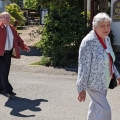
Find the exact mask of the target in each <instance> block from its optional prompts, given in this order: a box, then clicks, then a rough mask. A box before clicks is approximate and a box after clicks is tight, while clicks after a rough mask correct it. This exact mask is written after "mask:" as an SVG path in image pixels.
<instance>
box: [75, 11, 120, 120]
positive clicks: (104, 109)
mask: <svg viewBox="0 0 120 120" xmlns="http://www.w3.org/2000/svg"><path fill="white" fill-rule="evenodd" d="M110 23H111V18H110V17H109V16H108V15H107V14H106V13H98V14H97V15H96V16H95V17H94V19H93V22H92V24H93V30H92V31H91V32H89V33H88V34H87V35H86V36H85V37H84V39H83V40H82V43H81V45H80V48H79V60H78V78H77V83H76V84H77V91H78V93H79V94H78V100H79V101H80V102H82V101H83V102H84V101H85V99H86V91H87V92H88V94H89V95H90V97H91V102H90V105H89V110H88V116H87V120H111V109H110V106H109V103H108V101H107V99H106V93H107V89H108V88H109V84H110V81H111V79H112V77H113V74H114V75H115V77H116V78H117V80H118V84H120V74H119V73H118V71H117V69H116V67H115V65H114V64H113V62H114V61H115V55H114V52H113V50H112V47H111V43H110V38H109V37H108V34H109V33H110ZM105 47H106V48H105Z"/></svg>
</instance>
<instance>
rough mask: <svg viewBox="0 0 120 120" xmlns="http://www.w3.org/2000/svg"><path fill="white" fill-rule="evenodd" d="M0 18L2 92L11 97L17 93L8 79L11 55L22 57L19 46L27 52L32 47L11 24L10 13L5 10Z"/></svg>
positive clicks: (0, 82)
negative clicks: (25, 42) (26, 43)
mask: <svg viewBox="0 0 120 120" xmlns="http://www.w3.org/2000/svg"><path fill="white" fill-rule="evenodd" d="M0 18H1V21H0V92H4V93H5V94H7V96H8V97H11V96H13V95H16V93H14V92H13V88H12V86H11V84H10V83H9V80H8V75H9V70H10V65H11V57H14V58H20V52H19V48H21V49H22V50H25V51H27V52H29V51H30V48H29V47H28V46H27V45H25V44H24V41H23V40H22V39H21V38H20V36H19V35H18V34H17V31H16V29H15V28H14V27H13V26H12V25H10V14H9V13H8V12H3V13H1V17H0Z"/></svg>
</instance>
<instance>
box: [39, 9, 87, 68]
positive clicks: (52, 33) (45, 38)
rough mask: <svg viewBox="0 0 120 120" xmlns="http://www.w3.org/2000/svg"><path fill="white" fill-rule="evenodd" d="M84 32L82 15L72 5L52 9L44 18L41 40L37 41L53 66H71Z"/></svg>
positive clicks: (76, 57) (75, 59) (74, 60)
mask: <svg viewBox="0 0 120 120" xmlns="http://www.w3.org/2000/svg"><path fill="white" fill-rule="evenodd" d="M85 34H86V26H85V19H84V15H83V14H81V13H80V10H79V9H75V8H74V7H68V8H67V9H66V8H63V7H61V8H59V9H53V10H51V11H50V13H49V15H48V16H47V17H46V19H45V26H44V29H43V33H42V38H41V40H40V41H39V42H38V43H37V47H39V48H40V49H41V50H42V52H43V55H44V56H46V57H50V61H51V65H53V66H73V65H75V64H76V63H77V60H78V49H79V45H80V43H81V40H82V39H83V37H84V36H85Z"/></svg>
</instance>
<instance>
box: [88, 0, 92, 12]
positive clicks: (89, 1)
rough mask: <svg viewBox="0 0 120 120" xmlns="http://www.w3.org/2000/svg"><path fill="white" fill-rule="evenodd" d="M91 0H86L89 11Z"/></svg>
mask: <svg viewBox="0 0 120 120" xmlns="http://www.w3.org/2000/svg"><path fill="white" fill-rule="evenodd" d="M90 7H91V0H87V11H88V12H90Z"/></svg>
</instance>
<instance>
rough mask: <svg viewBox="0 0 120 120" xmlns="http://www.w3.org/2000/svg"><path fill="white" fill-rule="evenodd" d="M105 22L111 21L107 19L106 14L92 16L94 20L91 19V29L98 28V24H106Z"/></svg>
mask: <svg viewBox="0 0 120 120" xmlns="http://www.w3.org/2000/svg"><path fill="white" fill-rule="evenodd" d="M107 21H109V22H111V21H112V19H111V18H110V17H109V15H108V14H106V13H98V14H97V15H96V16H94V18H93V22H92V26H93V28H94V27H96V26H98V24H99V23H100V22H107Z"/></svg>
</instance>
